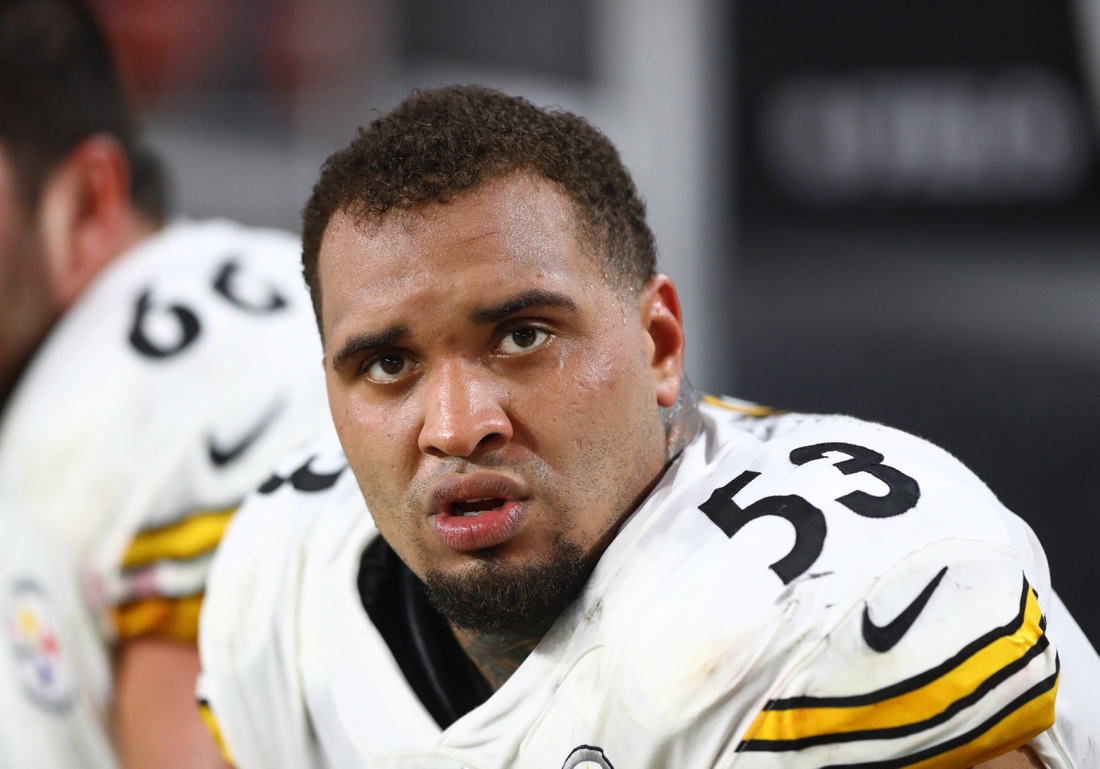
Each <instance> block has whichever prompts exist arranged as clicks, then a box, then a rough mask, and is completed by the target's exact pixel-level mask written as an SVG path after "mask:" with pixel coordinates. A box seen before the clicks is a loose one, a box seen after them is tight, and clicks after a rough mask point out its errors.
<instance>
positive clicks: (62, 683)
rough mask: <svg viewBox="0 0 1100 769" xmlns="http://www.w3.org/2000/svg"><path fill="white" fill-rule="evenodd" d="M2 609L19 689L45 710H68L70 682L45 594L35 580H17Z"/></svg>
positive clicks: (53, 613)
mask: <svg viewBox="0 0 1100 769" xmlns="http://www.w3.org/2000/svg"><path fill="white" fill-rule="evenodd" d="M6 608H7V611H6V612H5V614H6V615H7V616H6V617H5V620H6V621H5V624H6V625H7V628H6V629H7V634H8V638H9V640H10V641H11V647H12V653H13V654H14V655H15V664H16V668H17V670H18V672H19V682H20V683H21V684H22V686H23V691H24V692H25V693H26V695H27V696H28V697H29V698H30V699H31V700H32V701H34V702H35V703H36V704H38V705H40V706H41V707H43V708H45V709H47V710H52V711H54V712H64V711H65V710H68V708H69V706H70V705H71V704H72V685H71V683H70V680H69V675H68V671H67V670H66V667H65V662H64V659H63V658H62V656H61V643H60V638H59V636H58V632H57V629H58V623H57V615H56V613H55V612H54V609H53V604H52V602H51V601H50V598H49V595H48V594H47V593H46V591H45V589H43V588H42V586H41V585H39V584H38V583H37V582H34V581H32V580H20V581H19V582H16V583H15V584H14V585H13V586H12V589H11V593H10V595H9V600H8V605H7V607H6Z"/></svg>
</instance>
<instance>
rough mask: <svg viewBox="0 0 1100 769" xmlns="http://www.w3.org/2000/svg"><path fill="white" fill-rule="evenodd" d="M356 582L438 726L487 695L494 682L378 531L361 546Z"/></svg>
mask: <svg viewBox="0 0 1100 769" xmlns="http://www.w3.org/2000/svg"><path fill="white" fill-rule="evenodd" d="M358 586H359V600H361V601H362V602H363V608H364V609H366V611H367V616H368V617H370V620H371V622H373V623H374V626H375V627H376V628H378V632H379V633H380V634H381V635H382V638H383V640H385V642H386V645H387V646H389V647H390V652H391V653H392V654H393V656H394V659H395V660H397V665H398V667H400V668H401V672H402V673H403V674H404V676H405V680H406V681H408V682H409V686H410V687H412V690H413V692H414V693H415V694H416V696H417V697H418V698H419V699H420V702H421V703H422V704H423V705H424V708H425V709H426V710H427V711H428V712H429V713H430V714H431V716H432V718H434V719H435V722H436V723H437V724H439V727H440V728H441V729H446V728H447V727H448V726H450V725H451V724H453V723H454V722H455V721H457V720H458V719H460V718H462V716H464V715H466V714H467V713H469V712H470V711H471V710H473V709H474V708H476V707H477V706H478V705H480V704H482V703H483V702H485V700H487V699H489V696H490V695H491V694H492V693H493V688H492V687H491V686H490V685H489V682H488V681H486V680H485V676H483V675H482V674H481V671H480V670H478V669H477V666H476V665H474V663H473V661H472V660H471V659H470V658H469V657H468V656H466V652H465V651H463V649H462V647H461V646H460V645H459V643H458V640H457V639H456V638H455V636H454V633H453V632H451V627H450V625H448V624H447V621H446V620H445V619H443V617H442V616H441V615H440V614H439V612H437V611H436V610H435V609H434V608H433V607H432V605H431V604H430V603H429V602H428V598H427V596H426V595H425V594H424V584H423V583H422V582H421V581H420V580H419V579H418V578H417V576H416V575H415V574H413V573H412V571H410V570H409V567H408V566H406V565H405V564H404V562H403V561H402V560H401V559H400V558H398V557H397V554H396V553H394V552H393V550H392V549H391V548H390V546H389V545H388V544H386V541H385V540H384V539H382V538H381V537H378V538H376V539H375V540H374V542H373V543H371V545H370V546H369V547H368V548H367V549H366V550H364V551H363V557H362V559H361V560H360V561H359V578H358Z"/></svg>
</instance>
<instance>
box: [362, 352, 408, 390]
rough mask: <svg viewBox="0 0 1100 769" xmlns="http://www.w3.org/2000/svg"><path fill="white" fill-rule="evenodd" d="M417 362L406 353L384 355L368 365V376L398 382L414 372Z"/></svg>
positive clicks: (383, 381)
mask: <svg viewBox="0 0 1100 769" xmlns="http://www.w3.org/2000/svg"><path fill="white" fill-rule="evenodd" d="M414 367H415V364H414V363H413V362H412V361H411V360H409V359H408V358H406V357H405V356H404V355H395V354H390V355H383V356H382V357H380V358H375V359H374V360H373V361H372V362H371V364H370V365H369V366H368V367H367V378H368V379H371V380H373V381H375V382H382V383H386V382H396V381H397V380H398V379H401V378H402V377H405V376H408V375H409V374H411V373H412V371H413V368H414Z"/></svg>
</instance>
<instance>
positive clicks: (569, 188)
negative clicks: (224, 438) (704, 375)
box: [305, 88, 683, 633]
mask: <svg viewBox="0 0 1100 769" xmlns="http://www.w3.org/2000/svg"><path fill="white" fill-rule="evenodd" d="M305 244H306V245H305V260H306V273H307V275H309V276H310V281H311V283H312V288H313V290H314V292H315V296H316V298H317V299H318V300H320V299H321V295H322V294H323V301H318V302H317V307H318V314H319V320H320V323H321V328H322V331H323V336H324V339H325V368H326V372H327V376H328V382H329V397H330V403H331V405H332V412H333V416H334V419H335V421H336V425H337V429H338V431H339V433H340V438H341V442H342V443H343V445H344V448H345V451H346V452H347V455H348V460H349V462H350V463H351V465H352V468H353V470H354V471H355V474H356V477H357V478H358V480H359V483H360V486H361V488H362V490H363V494H364V496H365V497H366V499H367V502H368V504H369V506H370V509H371V512H372V515H373V516H374V519H375V521H376V522H377V523H378V526H379V528H380V530H381V531H382V534H383V536H384V537H385V538H386V540H387V541H388V542H389V543H390V545H391V546H392V547H393V548H394V549H395V550H396V551H397V552H398V554H399V555H400V556H401V557H402V558H403V559H404V560H405V562H406V563H407V564H408V565H409V566H410V567H411V568H412V569H413V571H414V572H416V573H417V574H418V575H420V576H421V577H422V578H424V579H425V581H426V582H427V584H428V587H429V592H430V595H431V597H432V598H433V600H434V601H435V603H436V605H437V606H438V607H439V608H440V609H441V610H442V611H443V612H444V614H446V615H447V616H448V617H449V618H450V619H451V620H452V621H453V622H455V623H456V624H458V625H460V626H462V627H466V628H468V629H472V630H475V631H480V632H493V633H536V632H539V631H541V630H545V628H546V627H547V626H548V625H549V623H550V622H552V621H553V619H554V618H555V617H556V616H557V615H558V614H559V613H560V611H561V610H562V609H563V608H564V606H565V605H566V604H567V603H568V602H569V601H570V600H572V599H573V598H574V597H575V596H576V595H577V593H578V591H579V590H580V588H581V586H582V585H583V583H584V581H585V579H586V578H587V575H588V573H589V572H590V569H591V567H592V565H593V563H594V561H595V559H596V558H597V557H598V555H599V554H600V553H601V552H602V551H603V548H604V547H606V545H607V544H608V542H609V541H610V540H611V538H612V537H613V536H614V533H615V531H616V529H617V527H618V524H619V523H620V522H621V521H622V520H623V518H624V517H625V515H626V514H628V513H629V511H630V510H632V509H633V508H634V506H635V505H636V504H637V503H638V501H639V500H640V499H641V498H642V497H643V496H644V494H645V493H646V492H647V490H648V489H649V488H650V487H651V486H652V484H653V483H654V482H655V480H656V479H657V477H658V476H659V475H660V473H661V470H662V468H663V467H664V464H665V461H666V434H665V427H664V425H663V423H662V420H661V416H660V411H659V408H660V407H661V406H664V407H668V406H671V405H673V404H674V403H675V401H676V399H677V395H678V392H679V387H680V371H681V365H682V352H683V336H682V332H681V324H680V308H679V305H678V301H677V298H676V291H675V289H674V288H673V286H672V283H671V282H670V281H669V280H668V279H667V278H666V277H664V276H663V275H655V274H653V261H654V259H653V240H652V236H651V235H650V234H649V230H648V228H647V226H646V224H645V220H644V214H643V207H642V204H641V202H640V201H639V199H638V197H637V195H636V193H635V191H634V186H633V183H632V182H631V180H630V177H629V175H628V174H627V172H626V171H625V169H624V168H623V166H622V164H621V163H620V161H619V159H618V155H617V153H616V152H615V150H614V148H613V147H612V146H611V144H610V143H609V142H608V141H607V139H606V138H604V137H603V136H602V135H601V134H599V133H598V132H597V131H596V130H595V129H593V128H592V127H591V126H589V125H588V124H587V123H585V122H584V121H583V120H581V119H580V118H578V117H576V116H573V115H567V114H564V113H551V112H544V111H542V110H539V109H536V108H535V107H533V106H532V105H530V104H529V103H528V102H526V101H523V100H521V99H513V98H509V97H506V96H504V95H502V94H499V93H496V92H492V91H486V90H484V89H476V88H462V89H460V88H452V89H446V90H442V91H433V92H425V93H420V94H416V95H414V96H413V97H412V98H411V99H410V100H409V101H408V102H406V103H405V104H403V105H402V106H400V107H398V109H397V110H396V111H395V112H394V113H392V114H391V115H389V116H386V117H383V118H381V119H380V120H378V121H376V122H375V123H374V125H373V126H372V127H371V128H370V129H369V130H367V131H364V132H363V133H361V135H360V136H359V138H358V139H357V140H356V141H355V143H354V144H353V145H352V146H351V147H350V148H349V149H348V150H345V151H344V152H342V153H339V154H337V155H335V156H334V157H333V158H332V159H330V161H329V162H328V164H327V165H326V167H325V171H324V175H323V177H322V179H321V181H320V183H319V184H318V186H317V188H316V190H315V192H314V197H313V200H312V201H311V202H310V205H309V206H308V208H307V211H306V226H305Z"/></svg>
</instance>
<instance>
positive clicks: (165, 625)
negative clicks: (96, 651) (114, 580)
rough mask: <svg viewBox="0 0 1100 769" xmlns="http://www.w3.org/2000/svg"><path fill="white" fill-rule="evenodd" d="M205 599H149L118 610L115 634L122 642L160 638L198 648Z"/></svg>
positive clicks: (128, 604) (190, 597)
mask: <svg viewBox="0 0 1100 769" xmlns="http://www.w3.org/2000/svg"><path fill="white" fill-rule="evenodd" d="M201 610H202V595H201V594H200V595H192V596H187V597H186V598H160V597H157V598H146V599H143V600H141V601H133V602H132V603H126V604H123V605H122V606H117V607H115V610H114V620H115V631H116V632H117V634H118V638H119V640H120V641H126V640H129V639H131V638H137V637H138V636H157V637H159V638H170V639H172V640H174V641H181V642H183V643H189V644H196V643H198V638H199V612H200V611H201Z"/></svg>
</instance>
